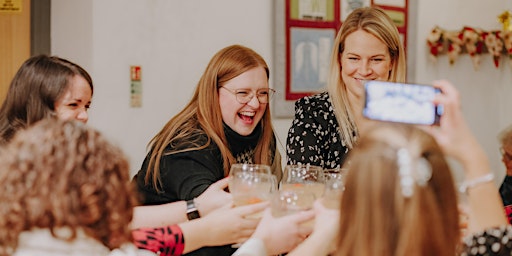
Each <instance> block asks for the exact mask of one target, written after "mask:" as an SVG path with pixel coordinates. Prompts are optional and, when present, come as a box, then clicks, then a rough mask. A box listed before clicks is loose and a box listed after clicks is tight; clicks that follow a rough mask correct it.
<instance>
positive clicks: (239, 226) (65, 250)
mask: <svg viewBox="0 0 512 256" xmlns="http://www.w3.org/2000/svg"><path fill="white" fill-rule="evenodd" d="M0 165H1V166H2V170H1V171H0V255H70V254H73V255H154V254H153V252H157V253H158V255H181V254H182V253H187V252H190V251H193V250H196V249H198V248H200V247H203V246H214V245H219V244H227V243H235V242H240V241H243V240H244V237H247V236H249V235H250V234H251V233H252V230H254V228H255V227H256V224H257V221H256V220H246V219H245V218H244V216H246V215H249V214H252V213H255V212H257V211H261V210H263V208H265V207H266V204H256V205H249V206H246V207H237V208H229V207H224V209H219V210H216V211H213V212H212V213H211V214H208V215H206V216H204V217H203V218H200V219H197V220H194V221H189V222H185V223H180V224H177V225H170V226H164V225H162V227H155V225H157V224H158V222H156V221H155V220H153V222H154V223H153V224H151V225H149V226H146V227H141V224H140V223H139V224H137V225H135V226H137V227H138V228H137V229H135V230H132V228H134V225H133V224H132V218H133V216H134V211H133V208H134V207H135V206H136V205H137V200H136V196H135V195H136V192H135V190H134V189H133V186H132V184H131V183H130V178H129V166H128V161H127V159H126V157H125V155H124V154H123V152H122V151H121V150H120V149H119V148H118V147H116V146H114V145H113V144H111V143H110V142H109V141H108V140H107V139H106V138H105V137H104V136H102V135H101V134H100V133H99V132H98V131H96V130H94V129H93V128H90V127H87V126H86V125H84V124H82V123H80V122H77V121H74V120H67V121H65V120H61V119H57V118H46V119H44V120H42V121H40V122H38V123H36V124H34V125H32V126H31V127H29V128H27V129H24V130H21V131H19V132H17V134H16V135H15V136H14V137H13V138H12V140H11V142H10V143H9V144H7V145H6V146H5V147H3V148H2V149H1V151H0ZM226 185H227V180H226V179H224V180H222V181H220V182H218V183H214V184H213V185H212V186H211V188H212V189H213V190H221V189H222V188H223V187H225V186H226ZM205 194H207V195H208V194H209V195H211V193H208V192H207V193H205ZM206 199H208V198H205V200H204V201H206ZM209 199H211V197H210V198H209ZM172 205H177V207H175V208H174V211H175V213H173V212H168V214H169V215H176V214H177V215H183V218H186V217H184V216H185V213H184V212H185V205H184V202H183V205H179V204H172ZM172 205H171V204H169V205H168V206H166V207H168V209H172V207H171V206H172ZM148 207H149V208H154V207H160V206H154V207H153V206H148ZM181 208H183V209H181ZM139 222H140V221H139ZM176 222H180V221H179V220H178V219H177V220H176ZM205 230H208V232H204V231H205ZM132 236H133V237H134V238H132ZM132 242H134V243H135V244H136V245H137V246H140V247H143V248H147V249H149V250H151V251H153V252H151V251H145V250H140V249H137V248H136V247H135V246H134V245H133V244H132ZM185 242H186V243H185Z"/></svg>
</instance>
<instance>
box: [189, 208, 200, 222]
mask: <svg viewBox="0 0 512 256" xmlns="http://www.w3.org/2000/svg"><path fill="white" fill-rule="evenodd" d="M199 217H200V216H199V212H198V211H197V210H195V211H192V212H187V218H188V219H189V220H193V219H197V218H199Z"/></svg>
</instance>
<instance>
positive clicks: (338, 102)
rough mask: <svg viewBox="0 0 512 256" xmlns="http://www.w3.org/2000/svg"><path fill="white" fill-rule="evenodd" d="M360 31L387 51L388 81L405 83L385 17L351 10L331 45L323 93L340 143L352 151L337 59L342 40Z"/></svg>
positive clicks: (393, 31) (394, 34)
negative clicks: (324, 92) (390, 66)
mask: <svg viewBox="0 0 512 256" xmlns="http://www.w3.org/2000/svg"><path fill="white" fill-rule="evenodd" d="M358 30H364V31H365V32H367V33H370V34H372V35H373V36H375V37H377V38H378V39H379V40H381V41H382V42H383V43H384V44H386V46H387V47H388V50H389V54H390V56H391V61H392V69H391V71H390V76H389V81H393V82H405V76H406V62H405V52H404V48H403V45H402V42H401V40H400V36H399V33H398V29H397V28H396V26H395V24H394V23H393V21H392V20H391V19H390V18H389V16H388V15H387V14H386V13H385V12H384V11H382V10H381V9H378V8H375V7H364V8H359V9H356V10H354V11H353V12H352V13H350V15H349V16H348V17H347V19H346V20H345V21H344V22H343V25H342V26H341V28H340V30H339V31H338V34H337V35H336V39H335V42H334V47H333V51H332V53H331V65H330V73H329V78H328V85H327V90H328V92H329V97H330V98H331V101H332V105H333V107H334V113H335V115H336V119H337V121H338V124H339V129H340V135H341V139H342V141H343V142H344V143H345V144H346V145H347V146H348V147H349V148H352V147H353V146H354V145H355V142H356V138H357V136H358V135H357V134H358V129H357V126H356V124H355V122H354V113H353V110H352V108H351V106H350V104H349V101H348V95H347V87H346V85H345V82H344V81H343V80H342V79H341V68H342V67H341V63H340V56H341V54H342V53H343V51H344V49H345V39H346V38H347V36H348V35H350V34H351V33H353V32H355V31H358Z"/></svg>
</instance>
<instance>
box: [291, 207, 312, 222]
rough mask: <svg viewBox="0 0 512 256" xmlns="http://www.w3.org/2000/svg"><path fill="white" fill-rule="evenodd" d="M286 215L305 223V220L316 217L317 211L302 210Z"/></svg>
mask: <svg viewBox="0 0 512 256" xmlns="http://www.w3.org/2000/svg"><path fill="white" fill-rule="evenodd" d="M286 217H287V218H292V219H294V220H295V222H296V223H303V222H306V221H310V220H312V219H313V218H314V217H315V211H314V210H309V211H301V212H298V213H296V214H292V215H289V216H286Z"/></svg>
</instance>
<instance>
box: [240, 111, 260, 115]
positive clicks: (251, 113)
mask: <svg viewBox="0 0 512 256" xmlns="http://www.w3.org/2000/svg"><path fill="white" fill-rule="evenodd" d="M240 114H241V115H244V116H254V115H255V114H256V113H254V112H249V111H242V112H240Z"/></svg>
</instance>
